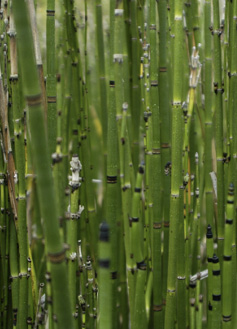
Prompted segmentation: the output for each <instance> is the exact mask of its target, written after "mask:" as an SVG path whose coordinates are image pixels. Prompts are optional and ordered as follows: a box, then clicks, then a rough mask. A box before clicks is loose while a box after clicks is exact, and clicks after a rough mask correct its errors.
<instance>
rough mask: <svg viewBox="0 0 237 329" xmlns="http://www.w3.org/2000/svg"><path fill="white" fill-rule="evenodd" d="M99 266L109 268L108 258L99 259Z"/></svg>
mask: <svg viewBox="0 0 237 329" xmlns="http://www.w3.org/2000/svg"><path fill="white" fill-rule="evenodd" d="M99 266H100V267H102V268H109V266H110V260H109V259H100V260H99Z"/></svg>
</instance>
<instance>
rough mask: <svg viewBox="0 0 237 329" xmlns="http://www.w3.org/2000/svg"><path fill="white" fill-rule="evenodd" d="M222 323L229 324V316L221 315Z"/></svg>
mask: <svg viewBox="0 0 237 329" xmlns="http://www.w3.org/2000/svg"><path fill="white" fill-rule="evenodd" d="M222 318H223V321H224V322H229V321H231V315H222Z"/></svg>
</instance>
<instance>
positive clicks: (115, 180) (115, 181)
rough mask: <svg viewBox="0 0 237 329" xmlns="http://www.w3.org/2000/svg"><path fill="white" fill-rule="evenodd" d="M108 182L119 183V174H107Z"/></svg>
mask: <svg viewBox="0 0 237 329" xmlns="http://www.w3.org/2000/svg"><path fill="white" fill-rule="evenodd" d="M107 183H109V184H115V183H117V176H107Z"/></svg>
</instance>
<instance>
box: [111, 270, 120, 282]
mask: <svg viewBox="0 0 237 329" xmlns="http://www.w3.org/2000/svg"><path fill="white" fill-rule="evenodd" d="M117 274H118V273H117V271H115V272H111V279H112V280H115V279H117V276H118V275H117Z"/></svg>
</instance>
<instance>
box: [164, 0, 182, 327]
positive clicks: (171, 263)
mask: <svg viewBox="0 0 237 329" xmlns="http://www.w3.org/2000/svg"><path fill="white" fill-rule="evenodd" d="M182 13H183V1H182V0H177V1H175V3H174V35H175V37H174V54H175V56H174V63H173V65H174V66H173V71H174V77H173V108H172V142H171V145H172V153H171V159H172V160H171V161H172V174H171V199H170V232H169V259H168V279H167V298H166V312H165V329H171V328H173V326H174V319H175V301H176V269H177V265H176V257H177V253H176V249H177V232H178V226H179V225H182V222H183V217H182V216H181V213H180V203H181V202H183V200H181V199H180V186H181V185H182V144H183V143H182V139H183V138H182V135H183V124H182V121H183V120H182V112H183V111H182V98H181V97H182V81H183V77H182V63H183V60H182V58H183V16H182ZM181 221H182V222H181Z"/></svg>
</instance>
